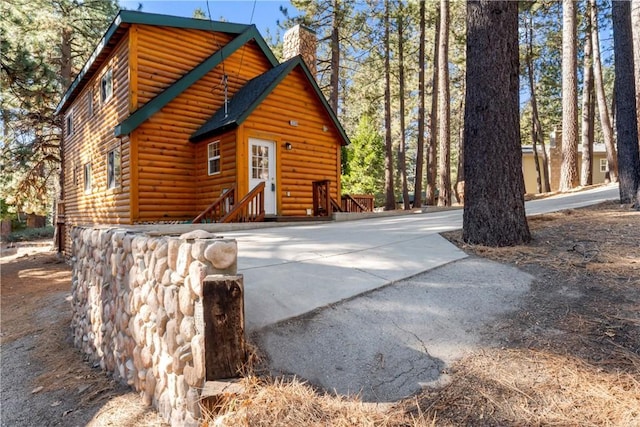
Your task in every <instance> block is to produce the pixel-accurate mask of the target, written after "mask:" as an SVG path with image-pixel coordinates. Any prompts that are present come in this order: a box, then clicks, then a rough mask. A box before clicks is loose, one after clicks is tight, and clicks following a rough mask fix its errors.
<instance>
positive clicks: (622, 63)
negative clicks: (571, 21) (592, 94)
mask: <svg viewBox="0 0 640 427" xmlns="http://www.w3.org/2000/svg"><path fill="white" fill-rule="evenodd" d="M612 17H613V46H614V47H613V52H614V60H615V74H616V76H615V94H616V116H617V120H616V132H617V134H618V165H619V167H620V169H619V173H620V175H619V178H620V203H631V204H633V205H635V207H636V209H638V210H640V153H639V149H638V124H637V119H638V114H637V111H636V96H635V94H636V87H635V78H634V72H633V43H632V35H631V3H630V2H628V1H614V2H613V6H612Z"/></svg>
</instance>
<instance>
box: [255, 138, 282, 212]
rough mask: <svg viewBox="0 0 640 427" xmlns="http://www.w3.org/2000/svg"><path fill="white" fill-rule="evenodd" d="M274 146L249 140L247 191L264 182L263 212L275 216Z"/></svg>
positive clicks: (273, 143) (267, 142) (272, 143)
mask: <svg viewBox="0 0 640 427" xmlns="http://www.w3.org/2000/svg"><path fill="white" fill-rule="evenodd" d="M275 151H276V145H275V142H273V141H266V140H264V139H254V138H249V190H252V189H253V188H254V187H255V186H256V185H258V184H259V183H261V182H264V183H265V185H264V212H265V214H267V215H270V214H271V215H275V214H276V153H275Z"/></svg>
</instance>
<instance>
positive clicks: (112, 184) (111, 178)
mask: <svg viewBox="0 0 640 427" xmlns="http://www.w3.org/2000/svg"><path fill="white" fill-rule="evenodd" d="M120 168H121V164H120V147H116V148H114V149H112V150H110V151H109V152H108V153H107V189H109V190H111V189H113V188H118V187H119V186H120V170H121V169H120Z"/></svg>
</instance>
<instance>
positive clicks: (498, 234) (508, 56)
mask: <svg viewBox="0 0 640 427" xmlns="http://www.w3.org/2000/svg"><path fill="white" fill-rule="evenodd" d="M518 62H519V52H518V3H517V2H512V1H490V0H482V1H471V2H468V3H467V76H466V88H467V90H466V100H465V121H464V122H465V129H464V147H465V162H464V172H465V206H464V214H463V239H464V241H465V242H468V243H471V244H483V245H489V246H509V245H517V244H521V243H524V242H528V241H529V240H530V239H531V235H530V233H529V227H528V224H527V218H526V216H525V209H524V178H523V176H522V152H521V147H520V118H519V112H518V111H519V63H518Z"/></svg>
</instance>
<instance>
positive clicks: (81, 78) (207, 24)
mask: <svg viewBox="0 0 640 427" xmlns="http://www.w3.org/2000/svg"><path fill="white" fill-rule="evenodd" d="M131 24H145V25H154V26H165V27H175V28H190V29H197V30H207V31H213V32H221V33H228V34H242V33H244V32H246V31H247V30H248V29H251V28H252V27H253V28H254V30H253V31H255V34H253V35H254V40H255V41H256V43H257V44H258V46H260V48H261V49H262V51H263V52H264V54H265V55H266V56H267V58H268V59H269V61H271V63H272V64H274V65H275V64H277V63H278V61H277V59H276V58H275V56H274V55H273V52H271V50H270V49H269V47H268V46H267V43H266V42H265V41H264V39H263V38H262V36H261V35H260V34H259V33H258V31H257V30H256V29H255V26H251V25H245V24H233V23H229V22H218V21H209V20H206V19H195V18H183V17H179V16H170V15H160V14H155V13H145V12H136V11H131V10H121V11H120V12H119V13H118V15H116V17H115V18H114V20H113V22H112V23H111V25H110V26H109V28H108V29H107V31H106V32H105V34H104V36H103V37H102V39H101V40H100V42H99V43H98V45H97V46H96V48H95V49H94V51H93V53H92V54H91V56H90V57H89V59H88V60H87V62H86V64H85V65H84V67H83V68H82V70H81V71H80V73H79V74H78V76H77V77H76V78H75V80H74V81H73V82H72V83H71V85H70V86H69V88H68V89H67V91H66V92H65V94H64V95H63V97H62V99H61V100H60V102H59V103H58V106H57V108H56V114H59V113H60V112H62V111H63V110H64V109H65V108H66V107H67V106H68V104H69V103H70V102H71V101H72V100H73V99H74V98H75V96H76V95H77V93H78V92H79V91H80V90H82V88H83V87H84V85H85V84H86V82H87V81H88V80H89V79H90V78H91V77H92V76H93V74H94V73H95V72H96V71H97V70H98V69H99V68H100V65H101V64H102V61H104V60H105V59H106V57H107V56H108V55H109V54H110V53H111V52H112V50H113V48H114V47H115V45H116V44H117V42H118V41H119V40H120V39H121V38H122V36H123V35H124V34H125V32H126V29H127V28H128V27H129V26H130V25H131Z"/></svg>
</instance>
